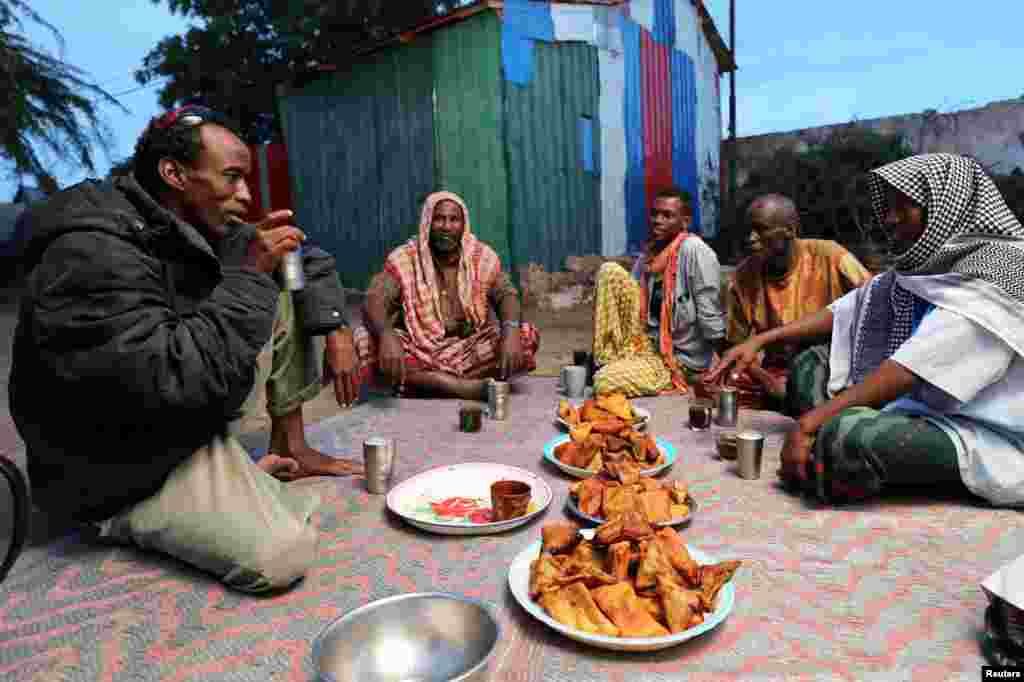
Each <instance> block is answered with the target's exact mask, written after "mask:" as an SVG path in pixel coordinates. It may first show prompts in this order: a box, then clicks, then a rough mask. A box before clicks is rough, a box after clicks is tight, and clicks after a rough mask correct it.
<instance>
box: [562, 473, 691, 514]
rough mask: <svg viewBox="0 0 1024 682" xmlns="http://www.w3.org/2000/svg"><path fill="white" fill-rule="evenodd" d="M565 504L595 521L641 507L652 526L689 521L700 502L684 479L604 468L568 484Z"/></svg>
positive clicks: (574, 512)
mask: <svg viewBox="0 0 1024 682" xmlns="http://www.w3.org/2000/svg"><path fill="white" fill-rule="evenodd" d="M566 506H568V507H569V511H571V512H572V513H573V514H575V515H576V516H578V517H580V518H581V519H584V520H586V521H589V522H590V523H594V524H602V523H605V522H606V521H614V520H615V519H617V518H619V517H620V516H622V515H623V514H624V513H626V512H627V511H638V512H640V514H641V515H643V517H644V518H645V519H646V520H647V522H648V523H650V524H651V525H652V526H655V527H661V526H679V525H682V524H684V523H689V522H690V520H691V519H692V518H693V512H694V511H696V509H697V502H696V500H694V499H693V497H692V496H691V495H690V488H689V486H688V485H687V484H686V482H685V481H661V480H658V479H655V478H650V477H647V476H639V477H636V478H632V477H630V478H625V479H619V478H612V477H610V476H608V475H607V474H606V473H604V472H602V473H601V474H600V475H598V476H594V477H592V478H585V479H583V480H581V481H577V482H576V483H573V484H572V485H570V486H569V499H568V501H567V502H566Z"/></svg>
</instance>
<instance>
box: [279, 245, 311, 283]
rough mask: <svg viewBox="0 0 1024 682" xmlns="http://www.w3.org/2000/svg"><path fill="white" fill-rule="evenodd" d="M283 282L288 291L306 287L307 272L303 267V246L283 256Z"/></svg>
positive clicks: (281, 266)
mask: <svg viewBox="0 0 1024 682" xmlns="http://www.w3.org/2000/svg"><path fill="white" fill-rule="evenodd" d="M280 268H281V282H282V283H283V284H284V288H285V289H286V290H287V291H302V290H303V289H304V288H305V287H306V273H305V271H304V270H303V269H302V247H301V246H300V247H299V248H297V249H295V250H294V251H289V252H288V253H286V254H284V256H282V257H281V265H280Z"/></svg>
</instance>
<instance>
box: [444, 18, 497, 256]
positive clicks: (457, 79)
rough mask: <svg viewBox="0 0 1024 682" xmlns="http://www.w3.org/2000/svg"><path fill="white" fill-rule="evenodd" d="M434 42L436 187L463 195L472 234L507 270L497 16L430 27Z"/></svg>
mask: <svg viewBox="0 0 1024 682" xmlns="http://www.w3.org/2000/svg"><path fill="white" fill-rule="evenodd" d="M432 41H433V60H434V91H435V98H434V107H435V108H434V126H435V127H434V130H435V135H434V140H435V150H436V152H435V153H436V159H437V164H436V168H437V176H436V177H437V189H444V190H448V191H451V192H455V193H457V194H458V195H460V196H461V197H462V198H463V199H464V200H465V201H466V205H467V206H468V207H469V213H470V220H471V224H472V228H473V231H474V233H475V234H476V235H477V236H478V237H480V238H481V239H483V240H484V241H486V242H487V243H488V244H490V246H491V247H492V248H493V249H494V250H495V251H497V253H498V255H499V256H500V257H501V260H502V263H503V264H504V265H505V267H506V268H507V269H508V268H510V266H511V265H512V259H511V248H510V245H509V240H508V172H507V167H506V163H505V151H504V145H503V143H502V139H503V129H504V121H503V119H504V115H503V107H502V98H501V51H500V49H499V45H500V44H501V22H500V20H499V19H498V17H497V16H496V15H495V14H494V13H493V12H484V13H481V14H477V15H475V16H473V17H470V18H469V19H466V20H465V21H462V22H459V23H457V24H452V25H451V26H450V27H449V28H448V29H447V30H445V31H438V32H436V33H434V34H433V35H432Z"/></svg>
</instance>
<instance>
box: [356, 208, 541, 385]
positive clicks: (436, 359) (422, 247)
mask: <svg viewBox="0 0 1024 682" xmlns="http://www.w3.org/2000/svg"><path fill="white" fill-rule="evenodd" d="M365 316H366V325H365V326H363V327H359V328H357V329H356V330H355V339H356V349H357V352H358V354H359V359H360V366H361V368H362V371H363V374H364V378H366V379H371V378H379V379H383V380H385V381H387V382H390V383H391V384H392V385H393V386H395V387H396V388H397V389H399V392H400V393H406V392H408V393H409V394H412V395H420V396H438V397H455V398H463V399H486V397H487V384H486V382H487V380H488V379H491V378H499V379H508V378H511V377H513V376H515V375H517V374H520V373H525V372H529V371H532V370H533V369H535V368H536V364H535V361H534V357H535V355H536V353H537V348H538V346H539V345H540V335H539V334H538V332H537V329H536V327H534V326H533V325H531V324H527V323H524V322H522V320H521V319H520V306H519V294H518V292H517V291H516V289H515V287H514V286H513V285H512V282H511V281H510V279H509V277H508V275H507V274H506V273H505V272H504V271H503V270H502V269H501V259H499V258H498V254H496V253H495V252H494V249H492V248H491V247H489V246H487V245H486V244H484V243H483V242H482V241H480V240H479V239H477V238H476V237H474V236H473V233H472V231H471V229H470V220H469V210H468V209H467V208H466V203H465V202H464V201H463V200H462V199H461V198H460V197H459V196H458V195H456V194H453V193H451V192H436V193H434V194H431V195H430V196H429V197H427V200H426V201H425V202H424V204H423V212H422V215H421V217H420V229H419V234H418V236H417V237H415V238H413V239H410V240H409V241H408V242H406V243H405V244H403V245H401V246H399V247H398V248H396V249H395V250H394V251H392V252H391V254H390V255H389V256H388V258H387V260H386V261H385V264H384V271H383V272H381V273H379V274H378V275H377V276H375V277H374V278H373V281H372V282H371V284H370V289H369V292H368V294H367V300H366V310H365ZM374 375H376V377H374Z"/></svg>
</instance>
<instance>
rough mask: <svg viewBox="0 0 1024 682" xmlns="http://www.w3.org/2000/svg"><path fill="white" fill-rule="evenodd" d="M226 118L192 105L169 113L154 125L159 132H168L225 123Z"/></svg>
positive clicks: (210, 110)
mask: <svg viewBox="0 0 1024 682" xmlns="http://www.w3.org/2000/svg"><path fill="white" fill-rule="evenodd" d="M223 120H224V117H223V116H222V115H220V114H218V113H217V112H216V111H214V110H213V109H210V108H208V107H204V106H199V105H195V104H190V105H188V106H184V107H181V108H179V109H175V110H174V111H169V112H167V113H166V114H164V115H163V116H161V117H160V118H158V119H157V120H156V122H155V123H154V124H153V125H154V126H155V127H156V128H157V130H167V129H168V128H173V127H175V126H181V127H183V128H195V127H196V126H198V125H201V124H203V123H217V122H220V121H223Z"/></svg>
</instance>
